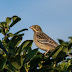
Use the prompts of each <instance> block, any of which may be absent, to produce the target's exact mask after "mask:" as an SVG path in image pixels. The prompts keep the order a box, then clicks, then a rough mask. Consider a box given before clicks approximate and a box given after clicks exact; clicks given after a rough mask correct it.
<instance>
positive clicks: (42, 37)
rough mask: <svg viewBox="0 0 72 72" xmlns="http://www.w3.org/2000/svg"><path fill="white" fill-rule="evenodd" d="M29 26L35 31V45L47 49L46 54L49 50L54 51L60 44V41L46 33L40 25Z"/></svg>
mask: <svg viewBox="0 0 72 72" xmlns="http://www.w3.org/2000/svg"><path fill="white" fill-rule="evenodd" d="M29 28H31V29H32V30H33V31H34V36H33V41H34V43H35V45H36V46H37V47H38V48H40V49H42V50H44V51H46V53H45V54H44V55H46V54H47V53H48V52H52V51H54V49H55V48H56V47H57V46H58V43H57V42H55V41H54V40H53V39H52V38H50V37H49V36H48V35H46V34H45V33H44V32H43V31H42V29H41V27H40V26H39V25H33V26H31V27H29Z"/></svg>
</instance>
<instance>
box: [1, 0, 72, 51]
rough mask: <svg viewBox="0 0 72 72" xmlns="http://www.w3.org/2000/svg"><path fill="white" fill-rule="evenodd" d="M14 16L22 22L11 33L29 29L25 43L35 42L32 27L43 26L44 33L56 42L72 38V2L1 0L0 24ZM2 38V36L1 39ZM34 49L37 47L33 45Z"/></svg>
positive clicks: (65, 0) (62, 0) (57, 0)
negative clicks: (28, 41) (27, 41)
mask: <svg viewBox="0 0 72 72" xmlns="http://www.w3.org/2000/svg"><path fill="white" fill-rule="evenodd" d="M14 15H17V16H19V17H20V18H21V21H20V22H18V23H17V24H16V25H15V26H14V27H13V28H12V29H11V32H13V33H15V32H17V31H18V30H20V29H23V28H28V31H25V32H24V33H25V35H24V37H23V41H24V40H33V31H32V30H31V29H30V28H29V27H30V26H32V25H39V26H41V28H42V30H43V32H45V33H46V34H47V35H49V36H50V37H51V38H52V39H54V40H55V41H56V42H58V40H57V39H63V40H64V41H69V39H68V37H69V36H72V0H0V22H2V21H5V19H6V17H12V16H14ZM2 37H3V36H2V35H1V34H0V39H1V38H2ZM34 48H37V47H36V46H35V44H34V43H33V46H32V49H34ZM40 51H41V50H40ZM41 52H43V51H41Z"/></svg>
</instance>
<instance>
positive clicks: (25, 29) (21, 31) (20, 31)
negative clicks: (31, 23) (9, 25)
mask: <svg viewBox="0 0 72 72" xmlns="http://www.w3.org/2000/svg"><path fill="white" fill-rule="evenodd" d="M25 30H28V29H22V30H20V31H18V32H16V33H15V34H16V35H17V34H18V33H20V32H22V31H25Z"/></svg>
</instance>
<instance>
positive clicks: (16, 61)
mask: <svg viewBox="0 0 72 72" xmlns="http://www.w3.org/2000/svg"><path fill="white" fill-rule="evenodd" d="M9 61H10V62H11V64H12V65H13V66H14V67H15V68H16V69H20V68H21V56H19V55H16V56H14V57H11V58H10V59H9Z"/></svg>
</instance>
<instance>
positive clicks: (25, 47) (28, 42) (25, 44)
mask: <svg viewBox="0 0 72 72" xmlns="http://www.w3.org/2000/svg"><path fill="white" fill-rule="evenodd" d="M32 43H33V40H26V41H24V42H23V43H22V44H21V45H20V47H19V54H20V53H21V52H26V51H27V50H28V49H30V47H31V46H32Z"/></svg>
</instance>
